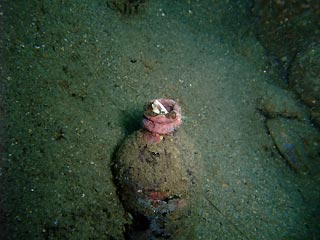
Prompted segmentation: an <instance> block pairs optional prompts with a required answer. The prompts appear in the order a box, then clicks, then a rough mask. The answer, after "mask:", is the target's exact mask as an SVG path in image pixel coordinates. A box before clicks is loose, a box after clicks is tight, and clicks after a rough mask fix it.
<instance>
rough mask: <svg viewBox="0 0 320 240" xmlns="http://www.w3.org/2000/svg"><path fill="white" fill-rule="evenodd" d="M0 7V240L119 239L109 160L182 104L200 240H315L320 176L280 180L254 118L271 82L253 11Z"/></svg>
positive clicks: (220, 6) (183, 6)
mask: <svg viewBox="0 0 320 240" xmlns="http://www.w3.org/2000/svg"><path fill="white" fill-rule="evenodd" d="M71 2H72V3H71ZM0 9H1V19H2V21H3V25H2V27H1V28H2V33H1V55H2V56H1V59H2V60H1V87H2V90H1V93H2V95H1V102H2V103H1V105H2V106H1V114H2V117H3V116H4V118H5V121H3V120H2V125H3V126H2V127H4V129H5V132H6V133H7V134H6V138H5V137H4V135H2V136H1V141H2V145H1V151H2V159H1V169H0V170H1V215H2V217H1V224H2V228H4V229H1V234H2V235H1V239H5V238H4V237H7V238H8V239H122V238H123V235H122V232H123V229H124V224H125V223H126V214H125V212H124V210H123V207H122V205H121V203H120V202H119V200H118V196H117V195H116V188H115V186H114V184H113V180H112V174H111V170H110V163H111V161H112V158H113V156H114V153H115V151H116V149H117V147H118V146H119V144H120V143H121V142H122V141H123V140H124V139H125V137H126V136H127V135H128V134H130V133H132V132H133V131H134V130H136V129H138V128H139V127H140V120H141V116H142V110H143V106H144V104H145V103H146V102H147V101H148V100H150V99H153V98H158V97H169V98H173V99H175V100H177V101H178V102H179V103H180V104H181V106H182V110H183V113H184V116H185V117H184V119H183V120H184V123H183V125H182V128H183V129H184V130H185V131H186V132H188V134H189V135H190V136H191V138H192V139H193V141H194V142H195V143H196V144H197V146H198V149H199V151H200V152H201V153H202V158H203V161H204V164H205V168H206V174H205V175H204V176H203V180H204V186H203V187H204V190H203V196H201V198H202V201H201V206H199V214H200V215H201V221H200V222H197V223H195V224H196V225H197V227H196V233H197V236H198V239H319V238H320V230H319V202H320V197H319V188H320V187H319V186H320V184H319V176H309V175H303V174H297V173H295V172H294V171H292V169H290V167H289V166H288V164H287V163H286V161H285V160H284V159H283V158H282V157H281V156H280V154H279V153H278V152H277V150H276V149H275V147H274V143H273V141H272V139H271V137H270V135H269V133H268V131H266V126H265V117H264V116H263V115H262V114H261V113H260V112H259V111H257V105H256V102H257V99H259V98H261V97H265V94H266V92H267V91H271V92H272V91H274V89H277V88H278V87H277V86H276V85H275V84H274V82H275V81H274V80H277V78H278V76H277V74H276V71H274V69H272V66H271V65H270V64H269V63H268V60H267V57H266V51H265V49H264V48H263V47H262V46H261V45H260V43H259V42H258V40H257V39H256V37H255V34H254V33H253V28H254V24H253V23H254V19H253V18H252V17H251V16H250V1H248V3H246V1H219V0H217V1H209V0H208V1H206V0H203V1H172V0H162V1H154V0H150V1H148V2H147V4H146V6H145V8H141V9H139V12H138V14H132V15H125V16H123V15H121V14H119V13H118V12H116V11H114V10H112V9H110V8H109V7H108V6H107V4H106V1H81V0H79V1H1V8H0ZM210 202H211V203H212V204H213V205H214V206H215V207H214V206H213V205H212V204H211V203H210ZM217 209H218V210H217ZM4 216H7V217H6V218H5V217H4ZM5 222H6V223H7V227H4V226H5V225H4V223H5Z"/></svg>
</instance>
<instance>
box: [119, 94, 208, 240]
mask: <svg viewBox="0 0 320 240" xmlns="http://www.w3.org/2000/svg"><path fill="white" fill-rule="evenodd" d="M181 118H182V116H181V109H180V106H179V105H178V104H177V103H176V102H175V101H173V100H171V99H156V100H152V101H150V102H149V103H148V104H147V105H146V108H145V111H144V117H143V128H142V129H141V130H139V131H137V132H135V133H133V134H132V135H131V136H129V137H128V138H127V139H126V140H125V141H124V143H123V144H122V145H121V146H120V148H119V150H118V153H117V155H116V158H115V161H114V165H113V167H114V169H113V170H114V171H113V172H114V178H115V183H116V185H117V187H118V193H119V196H120V199H121V201H122V204H123V206H124V208H125V210H126V211H127V212H129V213H130V215H131V216H132V218H133V220H132V223H131V224H130V225H129V226H128V227H127V229H126V233H125V234H126V238H127V239H192V235H193V234H194V231H193V226H195V224H196V222H197V221H198V220H197V206H198V200H199V196H200V193H201V184H200V177H201V175H202V171H203V169H202V162H201V157H200V154H199V153H198V152H197V151H196V150H195V148H194V144H193V143H192V141H191V139H190V137H189V136H188V135H187V134H186V133H185V132H184V131H182V130H181V129H179V130H177V129H178V128H179V126H180V125H181Z"/></svg>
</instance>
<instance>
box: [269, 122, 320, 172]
mask: <svg viewBox="0 0 320 240" xmlns="http://www.w3.org/2000/svg"><path fill="white" fill-rule="evenodd" d="M267 127H268V129H269V132H270V134H271V137H272V139H273V141H274V144H275V146H276V147H277V149H278V150H279V153H280V154H281V155H282V156H283V158H284V159H285V160H286V161H287V163H288V164H289V165H290V167H291V168H292V169H293V170H294V171H296V172H298V173H304V174H309V175H311V176H315V175H319V173H320V133H319V131H318V130H317V129H316V128H315V127H314V126H312V125H310V124H309V123H307V122H302V121H298V120H296V119H286V118H282V117H278V118H274V119H268V120H267Z"/></svg>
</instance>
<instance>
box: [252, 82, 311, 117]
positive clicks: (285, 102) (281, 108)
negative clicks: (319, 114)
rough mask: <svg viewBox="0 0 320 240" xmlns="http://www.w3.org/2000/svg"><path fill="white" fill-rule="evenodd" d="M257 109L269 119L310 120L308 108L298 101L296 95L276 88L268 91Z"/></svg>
mask: <svg viewBox="0 0 320 240" xmlns="http://www.w3.org/2000/svg"><path fill="white" fill-rule="evenodd" d="M257 108H258V109H259V110H260V111H261V112H262V113H263V114H264V115H266V116H267V117H268V118H275V117H277V116H282V117H287V118H297V119H307V118H308V111H307V109H306V107H305V106H304V105H303V104H301V103H300V102H298V101H297V99H296V97H295V95H294V94H293V93H292V92H289V91H287V90H284V89H281V88H279V87H276V86H270V87H269V88H268V89H266V92H265V95H264V96H263V97H262V98H260V99H258V101H257Z"/></svg>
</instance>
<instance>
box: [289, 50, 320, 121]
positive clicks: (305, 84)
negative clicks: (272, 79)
mask: <svg viewBox="0 0 320 240" xmlns="http://www.w3.org/2000/svg"><path fill="white" fill-rule="evenodd" d="M289 83H290V87H291V88H292V89H293V90H294V91H295V92H297V93H298V95H299V96H300V97H301V99H302V101H303V102H304V103H305V104H306V105H307V106H309V107H310V109H311V116H312V118H313V120H314V122H315V123H316V124H317V125H318V126H320V117H319V116H320V44H312V45H310V47H309V48H308V49H307V50H306V51H305V52H302V53H299V54H298V55H297V57H296V59H295V61H294V63H293V65H292V68H291V73H290V79H289Z"/></svg>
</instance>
